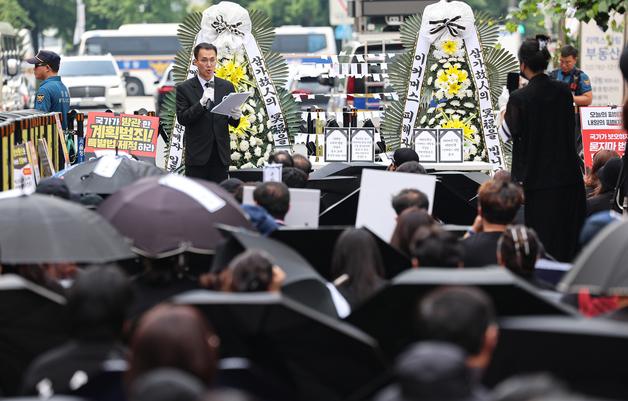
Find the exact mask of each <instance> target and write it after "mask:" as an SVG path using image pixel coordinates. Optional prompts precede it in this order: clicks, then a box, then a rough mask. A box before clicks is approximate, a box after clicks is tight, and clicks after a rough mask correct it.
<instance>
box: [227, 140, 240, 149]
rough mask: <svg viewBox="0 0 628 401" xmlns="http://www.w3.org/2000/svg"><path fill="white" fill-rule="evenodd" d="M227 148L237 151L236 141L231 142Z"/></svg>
mask: <svg viewBox="0 0 628 401" xmlns="http://www.w3.org/2000/svg"><path fill="white" fill-rule="evenodd" d="M229 147H230V148H231V149H233V150H237V149H238V143H237V142H236V141H231V142H230V143H229Z"/></svg>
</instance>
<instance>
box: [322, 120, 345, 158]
mask: <svg viewBox="0 0 628 401" xmlns="http://www.w3.org/2000/svg"><path fill="white" fill-rule="evenodd" d="M325 161H326V162H347V161H349V129H348V128H325Z"/></svg>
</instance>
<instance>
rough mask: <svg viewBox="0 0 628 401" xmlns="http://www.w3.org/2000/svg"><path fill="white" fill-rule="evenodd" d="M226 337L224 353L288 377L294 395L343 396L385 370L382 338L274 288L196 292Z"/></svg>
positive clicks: (186, 299)
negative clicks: (269, 290)
mask: <svg viewBox="0 0 628 401" xmlns="http://www.w3.org/2000/svg"><path fill="white" fill-rule="evenodd" d="M174 302H175V303H178V304H186V305H194V306H196V307H198V308H200V309H201V310H202V311H203V312H204V313H205V315H206V316H207V318H208V319H209V321H210V323H211V324H212V326H213V327H214V328H215V329H216V331H217V332H218V335H219V336H220V338H221V349H220V352H221V356H222V357H229V356H245V357H248V358H250V359H252V360H253V361H255V362H257V363H258V364H260V365H262V366H264V367H267V368H269V369H272V370H273V371H274V372H275V373H277V374H279V375H280V376H281V377H284V378H285V379H287V380H289V383H286V385H290V387H291V389H292V390H293V391H294V392H295V397H294V399H301V400H336V399H344V398H346V397H347V396H349V395H350V394H351V393H353V392H355V391H356V390H358V389H359V388H361V387H362V386H364V385H366V384H367V383H369V382H370V381H372V380H374V379H375V378H376V377H377V376H378V375H379V374H380V373H382V372H383V370H384V369H385V364H384V361H383V359H382V357H381V355H380V353H379V351H378V348H377V343H376V342H375V340H373V339H372V338H371V337H369V336H368V335H366V334H364V333H363V332H361V331H360V330H358V329H356V328H354V327H353V326H351V325H348V324H346V323H343V322H341V321H338V320H336V319H332V318H329V317H327V316H325V315H323V314H321V313H318V312H316V311H314V310H312V309H310V308H307V307H304V306H302V305H300V304H299V303H297V302H294V301H292V300H291V299H289V298H286V297H282V296H281V295H279V294H273V293H250V294H230V293H219V292H212V291H204V290H198V291H191V292H188V293H185V294H182V295H179V296H177V297H175V298H174Z"/></svg>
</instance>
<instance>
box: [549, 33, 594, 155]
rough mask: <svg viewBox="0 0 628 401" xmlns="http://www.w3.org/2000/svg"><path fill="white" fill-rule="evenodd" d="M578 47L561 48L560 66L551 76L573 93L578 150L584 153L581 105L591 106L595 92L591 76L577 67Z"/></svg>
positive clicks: (579, 152) (567, 46)
mask: <svg viewBox="0 0 628 401" xmlns="http://www.w3.org/2000/svg"><path fill="white" fill-rule="evenodd" d="M577 61H578V49H576V48H575V47H573V46H571V45H566V46H563V48H562V49H560V68H559V69H557V70H554V71H552V72H551V74H550V77H552V78H554V79H556V80H559V81H562V82H565V83H566V84H567V85H569V89H570V90H571V93H572V95H573V102H574V105H575V110H574V112H575V117H576V150H577V151H578V154H580V155H582V136H581V135H580V114H579V110H578V108H579V107H580V106H589V105H590V104H591V102H592V101H593V92H592V88H591V80H590V79H589V76H588V75H587V74H586V73H585V72H584V71H582V70H581V69H579V68H577V67H576V63H577Z"/></svg>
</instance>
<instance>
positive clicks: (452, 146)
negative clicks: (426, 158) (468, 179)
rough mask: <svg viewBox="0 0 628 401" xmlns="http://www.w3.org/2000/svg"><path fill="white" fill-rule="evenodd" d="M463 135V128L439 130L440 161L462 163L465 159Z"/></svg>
mask: <svg viewBox="0 0 628 401" xmlns="http://www.w3.org/2000/svg"><path fill="white" fill-rule="evenodd" d="M462 136H463V134H462V130H461V129H440V130H438V161H439V162H440V163H462V162H463V161H464V152H463V147H462V143H463V140H462ZM419 160H421V159H419Z"/></svg>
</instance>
